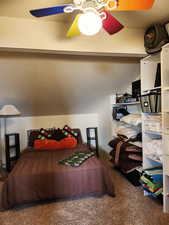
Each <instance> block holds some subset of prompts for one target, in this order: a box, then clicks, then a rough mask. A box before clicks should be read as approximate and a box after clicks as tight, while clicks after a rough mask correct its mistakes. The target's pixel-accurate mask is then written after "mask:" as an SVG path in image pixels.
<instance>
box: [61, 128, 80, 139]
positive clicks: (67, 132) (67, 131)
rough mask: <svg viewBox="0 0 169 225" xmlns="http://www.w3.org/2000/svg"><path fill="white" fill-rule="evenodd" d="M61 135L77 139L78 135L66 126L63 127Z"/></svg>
mask: <svg viewBox="0 0 169 225" xmlns="http://www.w3.org/2000/svg"><path fill="white" fill-rule="evenodd" d="M63 133H64V135H66V136H67V137H75V138H77V137H78V133H77V132H75V131H74V129H72V128H70V127H69V126H68V125H65V126H64V127H63Z"/></svg>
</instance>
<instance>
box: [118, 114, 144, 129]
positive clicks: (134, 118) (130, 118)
mask: <svg viewBox="0 0 169 225" xmlns="http://www.w3.org/2000/svg"><path fill="white" fill-rule="evenodd" d="M120 121H121V122H124V123H127V124H130V125H132V126H136V127H137V126H141V123H142V120H141V114H129V115H127V116H124V117H122V118H121V119H120Z"/></svg>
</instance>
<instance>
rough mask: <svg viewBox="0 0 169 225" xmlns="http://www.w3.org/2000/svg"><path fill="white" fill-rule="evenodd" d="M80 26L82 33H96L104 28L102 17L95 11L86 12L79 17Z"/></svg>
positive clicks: (89, 34)
mask: <svg viewBox="0 0 169 225" xmlns="http://www.w3.org/2000/svg"><path fill="white" fill-rule="evenodd" d="M78 28H79V30H80V32H81V33H82V34H85V35H88V36H91V35H95V34H97V33H98V32H99V31H100V29H101V28H102V19H101V17H100V16H99V15H98V14H96V13H94V12H86V13H84V14H82V15H81V16H80V17H79V20H78Z"/></svg>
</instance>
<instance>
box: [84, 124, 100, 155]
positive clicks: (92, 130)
mask: <svg viewBox="0 0 169 225" xmlns="http://www.w3.org/2000/svg"><path fill="white" fill-rule="evenodd" d="M86 135H87V145H88V147H89V149H90V150H92V151H93V147H94V151H95V152H96V155H97V157H99V143H98V131H97V127H88V128H86ZM93 142H94V145H93Z"/></svg>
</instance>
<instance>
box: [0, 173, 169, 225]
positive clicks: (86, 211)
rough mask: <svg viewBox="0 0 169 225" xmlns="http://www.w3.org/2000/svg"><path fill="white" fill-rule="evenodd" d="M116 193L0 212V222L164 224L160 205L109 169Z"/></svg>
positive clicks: (28, 224)
mask: <svg viewBox="0 0 169 225" xmlns="http://www.w3.org/2000/svg"><path fill="white" fill-rule="evenodd" d="M112 179H113V180H114V184H115V190H116V197H115V198H112V197H109V196H107V195H105V196H103V197H101V198H95V197H84V198H80V199H74V200H64V201H56V202H52V203H43V204H32V205H27V206H22V208H21V207H20V208H15V209H13V210H9V211H5V212H0V225H168V224H169V214H164V213H163V212H162V205H161V204H160V203H158V202H157V201H155V200H153V199H150V198H148V197H144V196H143V191H142V190H141V188H139V187H134V186H133V185H132V184H130V183H129V182H128V181H127V180H126V179H125V178H124V177H123V176H122V175H121V174H120V173H119V172H118V171H116V170H114V169H112Z"/></svg>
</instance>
